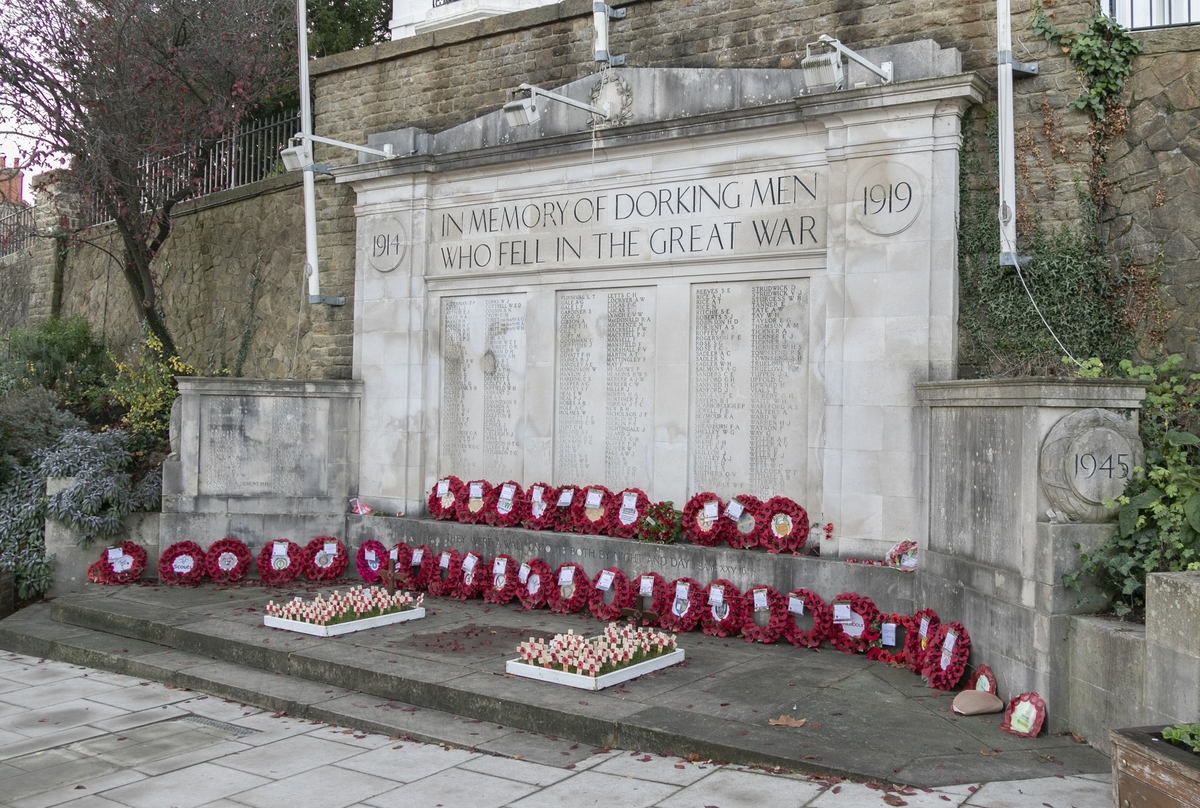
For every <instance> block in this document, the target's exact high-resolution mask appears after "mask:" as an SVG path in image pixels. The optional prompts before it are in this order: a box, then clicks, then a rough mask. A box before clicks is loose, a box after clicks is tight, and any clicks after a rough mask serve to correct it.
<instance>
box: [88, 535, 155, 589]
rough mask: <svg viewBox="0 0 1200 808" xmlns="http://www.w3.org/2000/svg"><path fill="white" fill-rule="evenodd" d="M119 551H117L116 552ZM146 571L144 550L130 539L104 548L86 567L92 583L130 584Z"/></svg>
mask: <svg viewBox="0 0 1200 808" xmlns="http://www.w3.org/2000/svg"><path fill="white" fill-rule="evenodd" d="M118 551H119V552H118ZM145 571H146V551H145V550H144V549H142V548H141V547H140V546H138V545H136V544H134V543H133V542H131V541H123V542H121V545H120V546H119V547H110V548H106V549H105V550H103V551H102V552H101V553H100V558H99V559H97V560H96V561H95V562H94V563H93V564H92V565H91V566H89V567H88V569H87V577H88V580H89V581H91V582H92V583H94V584H131V583H133V582H134V581H136V580H137V579H138V578H141V577H142V573H143V572H145Z"/></svg>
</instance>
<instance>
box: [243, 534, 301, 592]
mask: <svg viewBox="0 0 1200 808" xmlns="http://www.w3.org/2000/svg"><path fill="white" fill-rule="evenodd" d="M276 548H278V549H276ZM303 566H304V550H303V548H301V547H300V545H298V544H296V542H294V541H292V540H291V539H276V540H274V541H269V542H267V543H266V544H264V545H263V546H262V549H261V550H259V551H258V557H257V558H255V559H254V567H255V569H257V570H258V577H259V578H261V579H262V582H263V583H264V584H269V585H271V586H281V585H283V584H290V583H291V582H292V581H294V580H296V576H297V575H299V574H300V568H301V567H303Z"/></svg>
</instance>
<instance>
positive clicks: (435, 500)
mask: <svg viewBox="0 0 1200 808" xmlns="http://www.w3.org/2000/svg"><path fill="white" fill-rule="evenodd" d="M462 487H463V481H462V480H460V479H458V478H457V477H455V476H454V475H453V474H451V475H450V476H449V477H443V478H442V479H440V480H438V481H437V482H436V483H434V484H433V488H431V489H430V491H429V515H430V516H432V517H433V518H434V519H457V518H458V513H457V511H456V510H455V503H456V502H457V501H458V496H459V493H460V492H461V491H462Z"/></svg>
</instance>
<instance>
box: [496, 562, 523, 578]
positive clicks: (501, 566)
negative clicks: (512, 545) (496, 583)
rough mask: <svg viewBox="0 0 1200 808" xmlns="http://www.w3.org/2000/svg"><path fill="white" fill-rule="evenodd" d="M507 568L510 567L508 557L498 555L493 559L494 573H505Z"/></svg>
mask: <svg viewBox="0 0 1200 808" xmlns="http://www.w3.org/2000/svg"><path fill="white" fill-rule="evenodd" d="M507 569H508V559H507V558H503V557H496V558H494V559H492V575H503V574H504V572H505V570H507ZM522 583H524V582H522Z"/></svg>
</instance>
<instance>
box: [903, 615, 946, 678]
mask: <svg viewBox="0 0 1200 808" xmlns="http://www.w3.org/2000/svg"><path fill="white" fill-rule="evenodd" d="M913 625H915V626H916V627H917V630H916V631H914V632H912V633H911V634H909V635H908V643H909V645H908V648H906V649H905V653H906V655H907V657H908V669H909V670H910V671H912V672H913V673H918V674H919V673H920V672H921V666H922V665H923V664H924V663H925V649H926V648H927V647H928V646H929V641H930V640H931V639H933V635H934V633H935V632H936V631H937V628H938V626H939V625H941V621H940V620H938V616H937V612H935V611H934V610H933V609H921V610H920V611H919V612H917V613H916V614H914V615H913Z"/></svg>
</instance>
